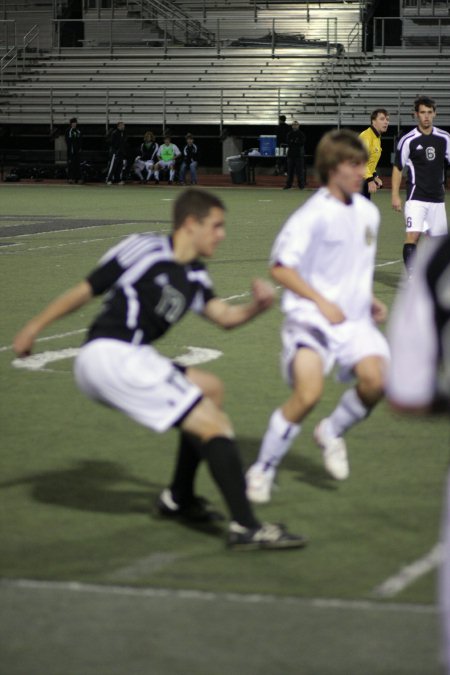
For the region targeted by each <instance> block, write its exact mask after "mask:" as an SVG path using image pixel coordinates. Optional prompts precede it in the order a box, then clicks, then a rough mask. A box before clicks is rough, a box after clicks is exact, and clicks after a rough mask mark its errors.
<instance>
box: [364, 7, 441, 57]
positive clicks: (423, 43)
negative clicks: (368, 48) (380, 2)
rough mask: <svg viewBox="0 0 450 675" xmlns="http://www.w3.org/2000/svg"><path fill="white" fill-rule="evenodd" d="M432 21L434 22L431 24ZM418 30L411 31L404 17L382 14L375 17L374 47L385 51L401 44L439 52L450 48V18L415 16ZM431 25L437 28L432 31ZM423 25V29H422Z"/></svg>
mask: <svg viewBox="0 0 450 675" xmlns="http://www.w3.org/2000/svg"><path fill="white" fill-rule="evenodd" d="M430 21H432V22H433V23H432V24H430ZM414 24H415V26H416V27H417V30H416V32H415V33H414V34H413V33H409V32H408V28H407V26H406V24H405V18H404V17H398V16H397V17H392V16H380V17H375V18H374V19H373V48H374V49H380V50H381V51H382V52H385V51H386V49H387V48H392V47H397V46H400V47H402V48H406V49H411V47H413V46H414V47H416V48H420V47H426V48H427V49H432V50H434V51H436V52H437V53H441V52H443V51H444V49H445V48H447V49H449V48H450V18H441V17H437V16H434V17H432V18H431V19H430V17H419V16H415V17H414ZM431 25H432V26H434V27H435V28H436V30H435V31H434V32H432V31H431ZM421 26H423V29H422V30H421Z"/></svg>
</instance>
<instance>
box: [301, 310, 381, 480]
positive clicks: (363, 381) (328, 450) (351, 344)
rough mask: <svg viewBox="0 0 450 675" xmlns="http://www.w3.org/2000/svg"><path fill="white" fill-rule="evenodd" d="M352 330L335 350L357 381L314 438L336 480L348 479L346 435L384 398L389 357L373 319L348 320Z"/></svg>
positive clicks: (326, 466) (324, 420)
mask: <svg viewBox="0 0 450 675" xmlns="http://www.w3.org/2000/svg"><path fill="white" fill-rule="evenodd" d="M349 330H350V332H349V333H348V335H346V336H345V339H343V340H342V342H341V344H339V345H338V346H337V347H336V353H337V358H338V361H339V363H340V364H341V366H343V368H344V369H345V371H346V372H347V373H349V372H353V374H354V375H355V376H356V378H357V384H356V386H355V387H353V388H351V389H348V390H347V391H345V392H344V394H343V395H342V397H341V399H340V400H339V402H338V404H337V406H336V408H335V409H334V410H333V412H332V413H331V415H330V416H329V417H327V418H325V419H323V420H322V421H321V422H320V423H319V424H318V426H317V427H316V429H315V431H314V438H315V440H316V442H317V444H318V445H319V446H320V447H321V448H322V450H323V458H324V463H325V468H326V469H327V471H328V473H329V474H330V475H331V476H333V478H335V479H336V480H345V479H346V478H347V477H348V476H349V473H350V468H349V465H348V458H347V448H346V445H345V441H344V439H343V436H344V434H345V433H346V432H347V431H348V430H349V429H351V428H352V427H353V426H354V425H355V424H357V423H358V422H361V421H362V420H363V419H365V418H366V417H367V415H369V413H370V412H371V410H372V408H373V407H374V406H375V405H376V404H377V403H378V401H379V400H380V399H381V398H382V396H383V391H384V377H385V370H386V364H387V361H388V359H389V348H388V345H387V342H386V339H385V337H384V336H383V335H382V334H381V333H380V331H379V330H378V329H377V328H375V327H374V326H373V325H372V324H371V323H370V322H368V321H360V322H356V323H355V324H349Z"/></svg>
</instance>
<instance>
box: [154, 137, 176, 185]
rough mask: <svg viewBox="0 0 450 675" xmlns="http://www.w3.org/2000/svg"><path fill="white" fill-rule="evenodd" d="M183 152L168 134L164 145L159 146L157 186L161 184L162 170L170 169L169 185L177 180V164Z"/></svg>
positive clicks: (156, 170)
mask: <svg viewBox="0 0 450 675" xmlns="http://www.w3.org/2000/svg"><path fill="white" fill-rule="evenodd" d="M180 155H181V152H180V149H179V148H178V146H176V145H175V144H174V143H172V138H171V136H169V135H168V134H165V136H164V143H163V144H162V145H160V146H159V150H158V152H157V157H158V162H157V163H156V164H155V184H156V185H158V184H159V172H160V170H161V169H169V185H172V184H173V181H174V178H175V162H176V159H177V157H180Z"/></svg>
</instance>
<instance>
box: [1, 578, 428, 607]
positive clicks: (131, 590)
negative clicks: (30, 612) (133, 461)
mask: <svg viewBox="0 0 450 675" xmlns="http://www.w3.org/2000/svg"><path fill="white" fill-rule="evenodd" d="M2 587H3V588H10V589H13V588H16V589H24V590H27V589H29V590H38V591H49V592H52V591H66V592H70V593H85V594H87V595H95V594H97V595H109V596H112V595H121V596H128V597H133V596H135V597H139V598H167V597H169V598H178V599H179V600H192V599H195V600H201V601H204V602H217V601H218V600H223V601H227V602H230V603H239V604H266V605H267V604H290V605H292V604H295V605H300V606H306V607H313V608H317V609H325V610H329V609H340V610H353V611H360V612H361V611H363V612H374V611H375V612H406V613H408V614H411V613H416V614H436V613H437V611H438V610H437V608H436V607H435V606H434V605H419V604H401V603H380V602H376V601H371V600H340V599H338V598H297V597H293V596H278V595H265V594H262V593H217V592H213V591H196V590H189V589H183V590H171V589H166V588H135V587H133V586H114V585H101V584H85V583H82V582H79V581H38V580H34V579H2V580H0V589H1V588H2Z"/></svg>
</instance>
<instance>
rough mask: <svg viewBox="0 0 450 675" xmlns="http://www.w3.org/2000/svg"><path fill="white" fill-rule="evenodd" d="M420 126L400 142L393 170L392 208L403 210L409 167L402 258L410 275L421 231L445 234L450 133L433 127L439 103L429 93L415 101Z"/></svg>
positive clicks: (434, 234)
mask: <svg viewBox="0 0 450 675" xmlns="http://www.w3.org/2000/svg"><path fill="white" fill-rule="evenodd" d="M414 110H415V116H416V118H417V120H418V125H417V127H416V128H415V129H412V130H411V131H410V132H408V133H407V134H405V135H404V136H403V137H402V138H401V139H400V141H399V143H398V146H397V151H396V155H395V162H394V167H393V169H392V207H393V208H394V209H395V210H396V211H401V210H402V200H401V198H400V185H401V181H402V173H403V170H404V169H406V170H407V182H406V189H407V194H406V202H405V209H404V215H405V224H406V237H405V242H404V245H403V260H404V262H405V267H406V269H407V271H408V274H409V276H411V273H412V265H413V258H414V253H415V250H416V245H417V242H418V241H419V238H420V235H421V234H422V233H427V234H429V235H430V236H432V237H439V236H443V235H446V234H447V232H448V229H447V216H446V213H445V203H444V199H445V178H446V169H447V166H448V164H449V163H450V134H448V133H447V132H446V131H444V130H442V129H439V128H438V127H434V126H433V121H434V118H435V116H436V103H435V102H434V100H433V99H431V98H429V97H428V96H420V97H419V98H418V99H416V101H415V102H414Z"/></svg>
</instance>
